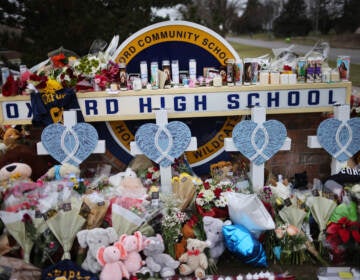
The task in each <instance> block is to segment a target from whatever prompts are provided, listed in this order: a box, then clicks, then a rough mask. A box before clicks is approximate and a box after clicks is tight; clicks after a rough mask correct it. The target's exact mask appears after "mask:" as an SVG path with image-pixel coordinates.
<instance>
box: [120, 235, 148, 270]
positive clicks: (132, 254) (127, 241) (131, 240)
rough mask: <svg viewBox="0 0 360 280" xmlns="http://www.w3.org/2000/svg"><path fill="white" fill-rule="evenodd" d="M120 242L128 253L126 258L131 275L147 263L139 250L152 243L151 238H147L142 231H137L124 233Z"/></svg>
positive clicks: (126, 264) (125, 262)
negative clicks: (129, 233) (128, 233)
mask: <svg viewBox="0 0 360 280" xmlns="http://www.w3.org/2000/svg"><path fill="white" fill-rule="evenodd" d="M118 242H119V243H120V244H121V245H122V246H123V248H124V249H125V250H126V253H127V258H126V259H125V260H124V264H125V267H126V269H127V271H128V272H129V273H130V275H135V274H136V272H139V270H140V269H141V267H142V266H143V265H145V261H144V260H143V259H142V257H141V255H140V253H139V252H141V251H142V250H143V249H144V247H145V246H147V244H148V243H150V240H146V239H145V238H143V235H142V233H141V232H140V231H136V232H135V233H134V234H132V235H127V234H122V235H121V236H120V239H119V241H118Z"/></svg>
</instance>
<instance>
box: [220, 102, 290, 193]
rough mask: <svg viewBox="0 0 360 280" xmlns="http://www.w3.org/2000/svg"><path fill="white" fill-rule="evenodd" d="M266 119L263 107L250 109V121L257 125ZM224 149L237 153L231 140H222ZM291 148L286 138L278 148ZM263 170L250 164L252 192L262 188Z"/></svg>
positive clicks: (262, 167)
mask: <svg viewBox="0 0 360 280" xmlns="http://www.w3.org/2000/svg"><path fill="white" fill-rule="evenodd" d="M265 119H266V110H265V108H264V107H254V108H252V109H251V120H252V121H253V122H256V123H258V124H261V123H263V122H265ZM224 147H225V151H228V152H238V151H239V150H238V149H237V148H236V146H235V144H234V141H233V139H232V138H225V139H224ZM290 148H291V139H290V138H289V137H286V139H285V142H284V144H283V146H282V147H281V148H280V150H281V151H289V150H290ZM264 170H265V164H264V163H262V164H260V165H256V164H255V163H253V162H250V181H251V183H252V186H253V191H254V192H257V191H258V190H260V189H261V188H262V187H264V182H265V179H264Z"/></svg>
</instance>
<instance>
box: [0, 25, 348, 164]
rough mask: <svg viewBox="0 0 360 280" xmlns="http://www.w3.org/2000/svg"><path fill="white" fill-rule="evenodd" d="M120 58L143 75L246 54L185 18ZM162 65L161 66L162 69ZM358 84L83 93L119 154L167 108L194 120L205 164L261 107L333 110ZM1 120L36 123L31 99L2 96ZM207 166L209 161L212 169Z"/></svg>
mask: <svg viewBox="0 0 360 280" xmlns="http://www.w3.org/2000/svg"><path fill="white" fill-rule="evenodd" d="M113 59H114V60H115V61H117V62H125V63H126V70H127V73H136V74H138V73H140V63H141V62H142V61H146V62H147V65H148V73H150V72H151V71H150V70H151V69H150V64H151V62H157V63H158V65H159V66H160V67H161V65H162V61H163V60H168V61H173V60H178V62H179V69H180V71H181V70H189V60H190V59H195V60H196V72H197V73H198V75H202V73H203V69H204V68H207V67H213V68H216V69H219V68H220V67H223V66H225V63H226V60H227V59H234V60H239V59H240V58H239V55H238V53H237V52H236V51H235V50H234V49H233V48H232V46H231V45H230V44H228V42H227V41H226V40H225V39H224V38H222V37H221V36H220V35H219V34H217V33H215V32H214V31H212V30H210V29H208V28H206V27H204V26H201V25H198V24H195V23H192V22H186V21H166V22H161V23H157V24H154V25H151V26H148V27H146V28H144V29H142V30H140V31H138V32H136V33H135V34H133V35H132V36H131V37H129V38H128V39H127V40H125V41H124V42H123V43H122V44H121V45H120V46H119V48H118V49H117V51H116V53H115V54H114V57H113ZM160 67H159V68H160ZM350 94H351V83H334V84H323V83H320V84H296V85H269V86H266V87H264V86H263V87H262V86H233V87H230V86H221V87H197V88H186V87H179V88H171V89H158V90H140V91H125V92H121V93H117V94H109V93H106V92H93V93H77V96H78V101H79V104H80V107H81V111H82V113H83V116H84V118H85V120H86V121H87V122H94V125H95V127H96V128H97V130H98V132H99V136H100V137H101V139H105V140H106V146H107V148H108V149H109V150H110V152H111V153H113V154H114V155H115V156H116V157H118V158H119V159H120V160H122V161H123V162H125V163H127V162H129V161H130V160H131V158H132V156H131V154H130V142H131V141H134V135H135V132H136V130H137V128H138V127H139V126H140V125H141V124H143V123H144V122H152V121H153V120H154V119H155V114H154V110H156V109H158V108H165V109H166V110H167V111H168V117H169V118H172V119H176V118H179V119H181V121H183V122H185V123H187V124H188V126H189V127H190V128H191V131H192V134H193V136H195V137H197V142H198V150H197V151H193V152H187V154H186V155H187V159H188V161H189V163H190V164H191V165H192V167H194V168H195V171H196V168H198V169H200V168H201V167H202V166H205V165H207V164H209V163H211V162H215V161H217V160H219V158H220V157H221V154H223V153H224V148H223V147H224V143H223V139H224V138H226V137H231V132H232V128H233V127H234V126H235V125H236V124H237V123H238V122H239V121H240V120H241V116H242V115H246V114H249V111H250V108H251V107H254V106H262V107H265V108H266V112H267V114H271V113H277V114H278V113H299V112H323V111H331V110H332V107H333V106H334V105H335V104H349V100H350ZM0 102H1V107H0V113H1V114H0V123H4V124H16V123H30V122H31V118H32V108H31V103H30V100H29V99H27V98H26V97H22V96H18V97H13V98H12V97H8V98H4V97H0ZM206 171H208V167H206Z"/></svg>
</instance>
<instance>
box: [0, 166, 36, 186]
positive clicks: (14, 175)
mask: <svg viewBox="0 0 360 280" xmlns="http://www.w3.org/2000/svg"><path fill="white" fill-rule="evenodd" d="M31 174H32V168H31V167H30V166H29V165H28V164H26V163H22V162H13V163H10V164H8V165H5V166H3V167H2V168H1V169H0V182H3V181H8V180H30V178H31Z"/></svg>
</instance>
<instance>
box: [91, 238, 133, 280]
mask: <svg viewBox="0 0 360 280" xmlns="http://www.w3.org/2000/svg"><path fill="white" fill-rule="evenodd" d="M126 256H127V255H126V250H125V249H124V247H123V246H122V245H121V243H119V242H115V243H114V245H111V246H107V247H105V246H101V247H100V248H99V249H98V250H97V253H96V258H97V261H98V262H99V263H100V265H101V266H102V270H101V273H100V280H116V279H118V280H122V279H123V278H126V279H129V278H130V275H129V272H128V271H127V270H126V268H125V265H124V263H123V262H122V260H123V259H125V258H126Z"/></svg>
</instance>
